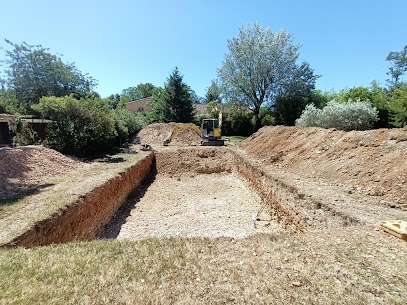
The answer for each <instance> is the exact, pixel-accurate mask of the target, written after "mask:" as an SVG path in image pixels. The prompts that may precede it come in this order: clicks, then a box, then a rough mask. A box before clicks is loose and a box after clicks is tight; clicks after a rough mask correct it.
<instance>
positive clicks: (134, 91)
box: [121, 83, 156, 101]
mask: <svg viewBox="0 0 407 305" xmlns="http://www.w3.org/2000/svg"><path fill="white" fill-rule="evenodd" d="M155 89H156V87H155V86H154V85H153V84H151V83H145V84H143V83H140V84H138V85H137V86H135V87H129V88H127V89H124V90H123V91H122V93H121V95H122V96H127V97H128V99H129V101H134V100H138V99H141V98H145V97H149V96H152V95H153V93H154V90H155Z"/></svg>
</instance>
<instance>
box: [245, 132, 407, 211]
mask: <svg viewBox="0 0 407 305" xmlns="http://www.w3.org/2000/svg"><path fill="white" fill-rule="evenodd" d="M406 140H407V129H406V128H404V129H377V130H370V131H352V132H344V131H339V130H335V129H321V128H313V127H283V126H275V127H264V128H262V129H260V130H259V131H258V132H257V133H255V134H253V135H252V136H251V137H249V138H248V139H247V140H245V141H243V142H242V143H241V144H240V147H241V148H243V149H244V150H245V151H246V152H247V153H248V154H249V155H251V156H252V157H254V158H256V159H257V160H259V161H260V162H262V163H263V164H264V165H265V166H272V167H277V168H278V169H282V170H284V171H288V172H292V173H295V174H299V175H301V176H304V177H307V178H311V179H312V178H314V179H318V180H319V181H323V182H325V183H329V184H331V185H334V186H347V187H348V192H349V193H352V192H361V193H364V194H366V195H371V196H375V197H377V198H378V201H380V200H382V199H384V200H388V201H392V202H394V203H395V204H397V205H399V206H401V207H402V208H403V209H406V208H407V141H406Z"/></svg>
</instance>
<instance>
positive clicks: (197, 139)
mask: <svg viewBox="0 0 407 305" xmlns="http://www.w3.org/2000/svg"><path fill="white" fill-rule="evenodd" d="M191 125H192V124H182V123H173V122H171V123H155V124H150V125H148V126H146V127H145V128H143V129H142V130H140V132H139V133H138V134H137V135H136V137H135V138H134V140H133V142H134V143H141V144H144V143H145V144H150V145H153V146H162V145H163V143H164V141H165V140H167V139H169V138H170V137H171V135H172V133H173V131H174V130H175V129H176V128H177V127H179V128H178V129H177V132H176V134H174V136H173V138H172V140H171V143H170V145H175V146H195V145H200V143H201V136H200V134H199V133H198V132H197V130H196V129H193V128H189V126H191ZM197 128H198V127H197Z"/></svg>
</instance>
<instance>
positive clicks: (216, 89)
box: [205, 80, 222, 103]
mask: <svg viewBox="0 0 407 305" xmlns="http://www.w3.org/2000/svg"><path fill="white" fill-rule="evenodd" d="M221 93H222V89H221V88H220V86H219V85H218V83H217V82H216V81H215V80H212V81H211V85H210V86H209V87H208V89H207V90H206V94H205V102H206V103H209V102H213V101H214V102H217V103H220V102H222V98H221Z"/></svg>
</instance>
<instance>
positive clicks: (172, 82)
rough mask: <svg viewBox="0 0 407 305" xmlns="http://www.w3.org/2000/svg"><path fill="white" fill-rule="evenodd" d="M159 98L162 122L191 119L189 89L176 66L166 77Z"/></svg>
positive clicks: (189, 120)
mask: <svg viewBox="0 0 407 305" xmlns="http://www.w3.org/2000/svg"><path fill="white" fill-rule="evenodd" d="M160 99H161V102H162V103H161V105H162V115H163V116H162V118H163V120H164V122H180V123H189V122H191V121H192V120H193V118H194V107H193V103H192V95H191V89H190V88H189V86H188V85H187V84H186V83H184V82H183V80H182V75H181V74H180V73H179V71H178V68H177V67H176V68H175V69H174V71H173V72H172V73H171V75H170V76H169V77H168V79H167V83H166V84H165V87H164V90H163V92H162V94H161V97H160Z"/></svg>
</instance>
